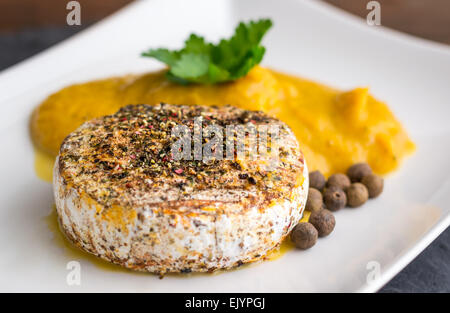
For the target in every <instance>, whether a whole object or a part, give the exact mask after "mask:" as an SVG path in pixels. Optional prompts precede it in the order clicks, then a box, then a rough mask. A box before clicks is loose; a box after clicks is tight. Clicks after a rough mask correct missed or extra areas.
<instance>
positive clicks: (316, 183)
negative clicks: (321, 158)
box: [309, 171, 325, 190]
mask: <svg viewBox="0 0 450 313" xmlns="http://www.w3.org/2000/svg"><path fill="white" fill-rule="evenodd" d="M309 187H312V188H315V189H317V190H322V189H323V187H325V177H324V176H323V175H322V173H321V172H319V171H314V172H311V173H309Z"/></svg>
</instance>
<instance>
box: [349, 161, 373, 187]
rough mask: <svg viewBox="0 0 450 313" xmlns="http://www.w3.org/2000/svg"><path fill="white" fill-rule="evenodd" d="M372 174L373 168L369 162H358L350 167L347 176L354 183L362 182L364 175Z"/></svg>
mask: <svg viewBox="0 0 450 313" xmlns="http://www.w3.org/2000/svg"><path fill="white" fill-rule="evenodd" d="M369 174H372V169H371V168H370V166H369V164H367V163H356V164H353V165H352V166H350V167H349V169H348V170H347V176H348V177H349V178H350V180H351V181H352V183H357V182H360V181H361V179H362V178H363V177H364V176H367V175H369Z"/></svg>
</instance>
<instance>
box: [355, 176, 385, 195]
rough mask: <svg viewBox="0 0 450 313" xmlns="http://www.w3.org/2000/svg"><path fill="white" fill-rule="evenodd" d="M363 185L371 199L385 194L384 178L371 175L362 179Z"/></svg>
mask: <svg viewBox="0 0 450 313" xmlns="http://www.w3.org/2000/svg"><path fill="white" fill-rule="evenodd" d="M361 183H362V184H363V185H364V186H366V188H367V190H368V191H369V198H376V197H378V196H379V195H380V194H381V193H382V192H383V185H384V181H383V178H381V177H380V176H377V175H375V174H369V175H366V176H364V177H363V178H362V180H361Z"/></svg>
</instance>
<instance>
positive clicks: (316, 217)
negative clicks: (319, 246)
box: [309, 210, 336, 237]
mask: <svg viewBox="0 0 450 313" xmlns="http://www.w3.org/2000/svg"><path fill="white" fill-rule="evenodd" d="M309 222H310V223H311V224H313V226H314V227H315V228H316V229H317V232H318V233H319V237H325V236H328V235H329V234H330V233H331V232H332V231H333V229H334V226H336V220H335V218H334V215H333V213H331V212H330V211H328V210H320V211H315V212H312V213H311V215H310V217H309Z"/></svg>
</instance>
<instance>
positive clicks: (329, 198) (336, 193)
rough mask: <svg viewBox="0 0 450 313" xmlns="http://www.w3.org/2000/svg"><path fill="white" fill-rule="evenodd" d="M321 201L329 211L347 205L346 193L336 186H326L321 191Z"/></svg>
mask: <svg viewBox="0 0 450 313" xmlns="http://www.w3.org/2000/svg"><path fill="white" fill-rule="evenodd" d="M323 202H324V203H325V206H326V208H327V209H328V210H330V211H337V210H340V209H342V208H344V207H345V206H346V205H347V195H346V194H345V192H344V191H343V190H342V189H340V188H338V187H334V186H333V187H330V188H326V189H325V191H324V192H323Z"/></svg>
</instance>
